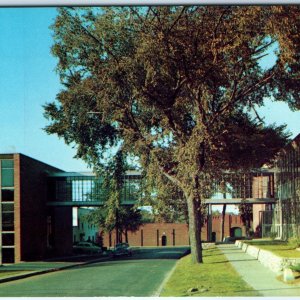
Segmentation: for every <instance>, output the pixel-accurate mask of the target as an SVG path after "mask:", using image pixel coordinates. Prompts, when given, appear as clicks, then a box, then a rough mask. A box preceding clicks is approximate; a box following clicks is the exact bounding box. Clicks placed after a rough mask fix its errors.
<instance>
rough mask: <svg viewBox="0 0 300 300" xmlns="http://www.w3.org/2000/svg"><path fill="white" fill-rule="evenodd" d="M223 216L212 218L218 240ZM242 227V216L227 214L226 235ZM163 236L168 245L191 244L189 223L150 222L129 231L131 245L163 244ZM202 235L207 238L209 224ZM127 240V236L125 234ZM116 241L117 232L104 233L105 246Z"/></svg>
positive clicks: (204, 238)
mask: <svg viewBox="0 0 300 300" xmlns="http://www.w3.org/2000/svg"><path fill="white" fill-rule="evenodd" d="M221 224H222V217H220V216H216V217H213V219H212V231H213V232H215V233H216V240H217V241H219V240H220V238H221ZM233 227H240V228H241V229H242V230H243V234H244V233H245V231H244V229H243V224H242V222H241V220H240V216H231V215H226V216H225V236H230V228H233ZM163 236H165V237H166V243H167V244H166V245H167V246H173V245H174V246H183V245H189V235H188V225H187V224H176V223H149V224H145V225H143V226H141V227H140V229H139V230H138V231H136V232H129V233H128V243H129V244H130V245H131V246H162V239H163ZM201 237H202V240H203V241H206V240H207V224H205V226H204V227H203V228H202V232H201ZM123 241H125V236H123ZM115 243H116V236H115V232H114V231H113V232H112V233H111V238H109V234H104V235H103V246H105V247H112V246H114V245H115Z"/></svg>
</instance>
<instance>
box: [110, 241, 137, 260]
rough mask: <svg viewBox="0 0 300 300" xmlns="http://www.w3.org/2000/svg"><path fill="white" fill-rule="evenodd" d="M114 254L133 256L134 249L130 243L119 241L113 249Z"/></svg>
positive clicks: (115, 255)
mask: <svg viewBox="0 0 300 300" xmlns="http://www.w3.org/2000/svg"><path fill="white" fill-rule="evenodd" d="M112 256H113V257H117V256H132V249H131V248H130V246H129V244H128V243H119V244H116V246H115V248H114V249H113V251H112Z"/></svg>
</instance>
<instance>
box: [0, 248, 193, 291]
mask: <svg viewBox="0 0 300 300" xmlns="http://www.w3.org/2000/svg"><path fill="white" fill-rule="evenodd" d="M186 250H187V247H174V248H171V247H170V248H157V249H155V248H151V249H142V250H138V251H135V253H134V255H133V256H132V257H131V258H123V257H122V258H117V259H113V260H109V261H105V262H101V263H95V264H90V265H85V266H79V267H74V268H71V269H68V270H64V271H58V272H52V273H47V274H44V275H39V276H34V277H30V278H26V279H21V280H17V281H12V282H8V283H2V284H1V285H0V296H1V297H18V296H23V297H34V296H38V297H43V296H45V297H46V296H47V297H70V296H73V297H93V296H140V297H142V296H152V295H154V293H155V292H156V291H157V289H158V288H159V287H160V285H161V283H162V282H163V280H164V278H165V277H166V276H167V274H168V273H169V272H170V271H171V269H172V268H173V267H174V265H175V263H176V261H177V259H178V258H180V257H181V256H182V255H183V253H184V252H185V251H186Z"/></svg>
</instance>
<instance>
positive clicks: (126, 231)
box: [125, 229, 128, 243]
mask: <svg viewBox="0 0 300 300" xmlns="http://www.w3.org/2000/svg"><path fill="white" fill-rule="evenodd" d="M125 242H126V243H128V230H127V229H125Z"/></svg>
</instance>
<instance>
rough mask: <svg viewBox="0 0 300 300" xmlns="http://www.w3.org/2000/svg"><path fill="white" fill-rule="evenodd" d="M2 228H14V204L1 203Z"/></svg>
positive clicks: (10, 229)
mask: <svg viewBox="0 0 300 300" xmlns="http://www.w3.org/2000/svg"><path fill="white" fill-rule="evenodd" d="M2 230H3V231H13V230H14V204H13V203H2Z"/></svg>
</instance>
